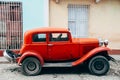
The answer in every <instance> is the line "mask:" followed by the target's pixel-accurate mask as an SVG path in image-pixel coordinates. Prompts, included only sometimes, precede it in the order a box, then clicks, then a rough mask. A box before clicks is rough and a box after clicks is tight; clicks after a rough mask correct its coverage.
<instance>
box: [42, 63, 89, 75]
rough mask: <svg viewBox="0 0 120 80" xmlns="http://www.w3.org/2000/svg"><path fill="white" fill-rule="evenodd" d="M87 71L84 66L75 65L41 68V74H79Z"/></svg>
mask: <svg viewBox="0 0 120 80" xmlns="http://www.w3.org/2000/svg"><path fill="white" fill-rule="evenodd" d="M81 73H89V70H88V69H87V67H86V66H83V65H80V66H77V67H46V68H43V69H42V72H41V74H81Z"/></svg>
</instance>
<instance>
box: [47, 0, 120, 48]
mask: <svg viewBox="0 0 120 80" xmlns="http://www.w3.org/2000/svg"><path fill="white" fill-rule="evenodd" d="M68 4H82V5H83V4H84V5H86V4H87V5H90V12H89V29H88V30H89V37H95V38H102V39H108V40H109V42H110V43H109V47H111V48H114V49H120V36H119V35H120V0H101V1H100V2H99V3H97V4H96V3H95V0H60V3H59V4H56V3H55V0H50V15H49V18H50V20H49V25H50V26H58V27H68V8H67V6H68Z"/></svg>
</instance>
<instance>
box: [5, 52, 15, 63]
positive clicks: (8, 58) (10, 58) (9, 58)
mask: <svg viewBox="0 0 120 80" xmlns="http://www.w3.org/2000/svg"><path fill="white" fill-rule="evenodd" d="M3 56H4V57H5V58H6V59H7V60H8V61H9V62H14V59H13V58H12V57H10V56H9V55H8V54H7V52H6V50H5V51H4V52H3Z"/></svg>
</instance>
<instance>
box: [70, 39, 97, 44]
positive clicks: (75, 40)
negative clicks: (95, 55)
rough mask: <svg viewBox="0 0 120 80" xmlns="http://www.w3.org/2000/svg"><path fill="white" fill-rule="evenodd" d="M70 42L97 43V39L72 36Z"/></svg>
mask: <svg viewBox="0 0 120 80" xmlns="http://www.w3.org/2000/svg"><path fill="white" fill-rule="evenodd" d="M72 42H75V43H80V44H99V40H98V39H95V38H73V39H72Z"/></svg>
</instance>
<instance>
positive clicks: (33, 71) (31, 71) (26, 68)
mask: <svg viewBox="0 0 120 80" xmlns="http://www.w3.org/2000/svg"><path fill="white" fill-rule="evenodd" d="M21 70H22V73H23V74H24V75H26V76H35V75H38V74H39V73H40V72H41V70H42V66H41V64H40V61H39V60H38V59H36V58H34V57H28V58H26V59H25V60H24V61H23V63H22V66H21Z"/></svg>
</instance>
